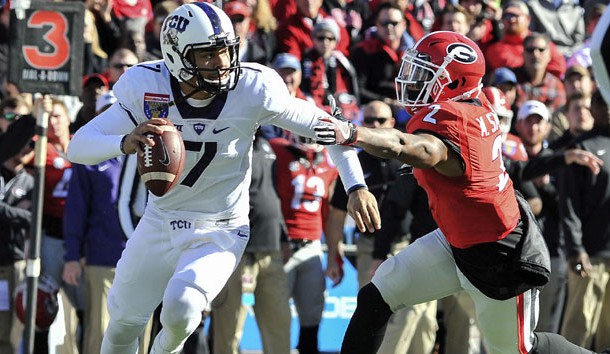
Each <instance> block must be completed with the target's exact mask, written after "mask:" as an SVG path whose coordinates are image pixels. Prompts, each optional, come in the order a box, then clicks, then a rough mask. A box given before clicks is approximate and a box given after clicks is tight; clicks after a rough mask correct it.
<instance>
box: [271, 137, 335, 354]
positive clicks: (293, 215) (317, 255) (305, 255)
mask: <svg viewBox="0 0 610 354" xmlns="http://www.w3.org/2000/svg"><path fill="white" fill-rule="evenodd" d="M287 134H288V139H287V140H286V139H283V138H278V139H273V140H271V145H272V146H273V150H274V151H275V154H276V156H277V160H276V162H275V181H276V189H277V194H278V196H279V197H280V202H281V206H282V214H283V215H284V221H285V222H286V228H287V229H288V243H289V245H290V250H286V251H287V252H286V254H285V258H286V260H287V261H286V264H284V271H285V272H286V274H287V275H288V287H289V290H290V295H291V296H292V298H293V300H294V304H295V306H296V309H297V313H298V315H299V325H300V331H299V343H298V345H297V348H298V349H299V353H301V354H313V353H318V352H319V351H318V329H319V325H320V321H321V320H322V312H323V311H324V291H325V290H326V282H325V279H324V268H323V267H322V258H321V256H322V244H321V242H320V239H321V237H322V231H323V225H324V224H325V223H324V220H325V218H326V214H327V213H328V205H329V200H330V195H331V192H332V190H333V189H334V185H335V180H336V179H337V176H338V172H337V169H336V167H335V166H334V164H332V163H331V162H330V159H329V157H328V155H327V152H326V150H325V149H324V148H323V147H322V146H320V145H317V144H311V139H308V138H302V137H300V136H298V135H296V134H293V133H287ZM326 242H327V244H329V245H328V247H329V248H330V249H336V247H337V246H336V244H331V242H332V240H329V239H327V240H326ZM333 247H334V248H333ZM330 262H334V264H333V268H334V269H342V264H340V263H341V261H340V260H338V259H329V263H330ZM341 278H342V276H341V275H339V276H338V278H337V279H333V281H336V282H337V283H338V282H340V281H341Z"/></svg>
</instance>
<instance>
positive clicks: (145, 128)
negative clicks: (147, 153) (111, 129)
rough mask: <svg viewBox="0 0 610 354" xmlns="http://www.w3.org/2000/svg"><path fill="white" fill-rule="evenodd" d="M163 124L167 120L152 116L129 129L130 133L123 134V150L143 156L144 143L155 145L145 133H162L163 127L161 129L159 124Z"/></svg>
mask: <svg viewBox="0 0 610 354" xmlns="http://www.w3.org/2000/svg"><path fill="white" fill-rule="evenodd" d="M165 124H167V120H165V119H162V118H152V119H149V120H147V121H146V122H142V123H140V124H139V125H138V126H137V127H135V128H134V129H133V130H132V131H131V133H129V134H127V135H126V136H125V141H124V142H123V151H124V152H125V153H126V154H133V153H138V155H140V156H143V155H144V145H148V146H154V145H155V142H154V141H153V140H152V139H150V138H147V137H146V134H148V133H154V134H157V135H161V134H163V129H161V127H160V126H161V125H165Z"/></svg>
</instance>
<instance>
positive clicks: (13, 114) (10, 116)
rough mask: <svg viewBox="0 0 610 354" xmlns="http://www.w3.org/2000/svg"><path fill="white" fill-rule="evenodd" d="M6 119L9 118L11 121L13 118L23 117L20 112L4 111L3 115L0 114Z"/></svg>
mask: <svg viewBox="0 0 610 354" xmlns="http://www.w3.org/2000/svg"><path fill="white" fill-rule="evenodd" d="M0 117H2V118H4V119H6V120H8V121H9V122H12V121H13V120H18V119H19V118H21V115H20V114H17V113H12V112H11V113H4V114H3V115H2V116H0Z"/></svg>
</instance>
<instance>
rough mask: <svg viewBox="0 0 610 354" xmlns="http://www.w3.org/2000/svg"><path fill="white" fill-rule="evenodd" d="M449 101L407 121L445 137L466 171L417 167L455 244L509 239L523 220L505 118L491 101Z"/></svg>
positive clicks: (410, 127)
mask: <svg viewBox="0 0 610 354" xmlns="http://www.w3.org/2000/svg"><path fill="white" fill-rule="evenodd" d="M482 102H483V105H482V106H479V105H477V104H474V103H473V104H469V103H463V102H452V101H445V102H439V103H435V104H431V105H429V106H427V107H426V108H422V109H421V110H419V111H418V112H417V113H416V114H415V115H414V116H413V117H412V118H411V119H410V120H409V123H408V125H407V131H408V132H409V133H411V134H417V133H430V134H432V135H435V136H438V137H440V138H444V139H445V140H446V144H448V146H450V148H452V147H453V149H454V150H456V152H457V153H459V154H460V156H461V157H462V160H463V161H464V165H465V166H464V167H465V170H464V174H463V175H462V176H460V177H447V176H444V175H441V174H440V173H438V172H437V171H436V170H435V169H417V168H415V169H414V172H413V173H414V175H415V178H416V179H417V181H418V183H419V184H420V185H421V186H422V187H423V188H424V189H425V190H426V192H427V194H428V199H429V202H430V210H431V211H432V215H433V216H434V219H435V221H436V223H437V225H438V226H439V228H440V229H441V230H442V231H443V233H444V234H445V236H446V237H447V240H448V241H449V243H450V244H451V245H453V246H454V247H458V248H467V247H470V246H473V245H475V244H479V243H484V242H494V241H496V240H499V239H502V238H504V237H505V236H506V235H507V234H508V233H509V232H510V231H511V230H512V229H513V228H514V227H515V226H516V225H517V222H518V221H519V217H520V215H519V208H518V206H517V200H516V199H515V192H514V189H513V183H512V181H511V180H510V178H509V177H508V174H507V173H506V171H505V168H504V163H503V161H502V136H501V132H500V127H499V121H498V117H497V116H496V114H495V113H494V112H493V110H492V109H491V106H490V104H489V102H488V101H487V100H486V99H484V98H483V99H482Z"/></svg>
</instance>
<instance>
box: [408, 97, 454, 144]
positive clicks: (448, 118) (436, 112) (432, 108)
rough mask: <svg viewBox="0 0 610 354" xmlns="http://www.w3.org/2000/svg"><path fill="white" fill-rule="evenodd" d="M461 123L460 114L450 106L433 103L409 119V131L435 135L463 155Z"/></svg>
mask: <svg viewBox="0 0 610 354" xmlns="http://www.w3.org/2000/svg"><path fill="white" fill-rule="evenodd" d="M460 124H461V122H460V116H459V115H458V114H456V113H455V112H452V111H451V108H450V107H446V106H444V105H440V104H431V105H429V106H427V107H425V108H422V109H421V110H420V111H418V112H417V113H416V114H415V115H414V116H413V117H412V118H411V119H410V120H409V123H408V124H407V132H408V133H410V134H431V135H434V136H436V137H437V138H439V139H441V140H442V141H443V142H444V143H445V145H447V146H448V147H449V148H450V149H452V150H454V151H455V152H456V153H458V154H459V155H461V151H460V129H459V126H460Z"/></svg>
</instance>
